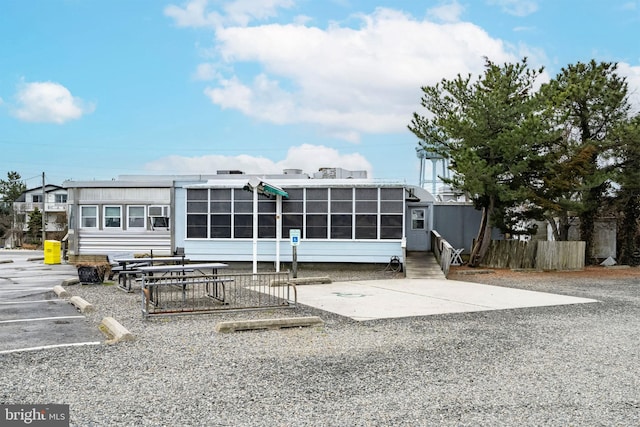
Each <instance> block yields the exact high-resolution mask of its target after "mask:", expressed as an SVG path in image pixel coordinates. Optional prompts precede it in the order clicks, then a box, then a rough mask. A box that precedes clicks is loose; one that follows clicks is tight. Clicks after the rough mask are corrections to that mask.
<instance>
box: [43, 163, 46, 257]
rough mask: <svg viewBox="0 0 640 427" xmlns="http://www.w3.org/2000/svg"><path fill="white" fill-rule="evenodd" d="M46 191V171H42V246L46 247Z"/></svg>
mask: <svg viewBox="0 0 640 427" xmlns="http://www.w3.org/2000/svg"><path fill="white" fill-rule="evenodd" d="M45 197H46V193H45V191H44V172H42V247H44V241H45V240H46V238H47V231H46V229H45V227H46V224H47V221H46V215H45V205H46V202H47V201H46V199H45Z"/></svg>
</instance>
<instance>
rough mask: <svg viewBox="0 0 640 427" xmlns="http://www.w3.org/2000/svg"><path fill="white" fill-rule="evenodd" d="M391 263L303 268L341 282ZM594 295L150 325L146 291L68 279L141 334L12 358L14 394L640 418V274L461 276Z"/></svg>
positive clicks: (339, 411) (453, 420) (253, 418)
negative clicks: (294, 321)
mask: <svg viewBox="0 0 640 427" xmlns="http://www.w3.org/2000/svg"><path fill="white" fill-rule="evenodd" d="M383 270H384V266H382V267H380V266H369V267H368V268H358V269H355V270H348V269H346V270H345V269H342V270H340V271H337V270H335V271H334V270H331V271H326V270H324V271H316V270H314V269H307V270H303V271H300V274H299V276H300V277H302V276H305V275H307V276H315V275H329V276H331V277H332V278H333V279H334V280H345V279H350V278H351V279H369V278H380V279H388V280H393V278H394V277H396V275H394V274H392V273H390V272H385V271H383ZM460 270H463V269H454V270H453V273H454V274H453V276H452V278H455V279H458V280H466V281H473V282H479V283H487V284H493V285H499V286H511V287H517V288H523V289H531V290H540V291H544V292H554V293H560V294H566V295H573V296H580V297H586V298H594V299H598V300H599V301H601V302H600V303H597V304H579V305H572V306H556V307H542V308H529V309H517V310H503V311H491V312H479V313H465V314H451V315H439V316H429V317H419V318H415V317H414V318H404V319H393V320H379V321H368V322H356V321H352V320H350V319H347V318H343V317H340V316H337V315H333V314H331V313H326V312H321V311H318V310H315V309H311V308H308V307H302V306H300V307H298V308H295V309H292V310H291V309H289V310H273V311H267V312H265V311H262V312H251V313H249V312H244V313H237V314H233V313H226V314H216V315H199V316H193V317H189V316H182V317H171V318H162V319H153V320H151V321H146V322H145V321H142V320H141V316H140V307H139V302H138V301H139V296H138V294H137V293H136V294H126V293H124V292H121V291H119V290H117V289H116V288H115V287H114V286H105V285H94V286H81V285H75V286H69V287H68V290H69V291H70V292H71V293H72V294H75V295H80V296H82V297H83V298H85V299H86V300H87V301H89V302H91V303H93V304H94V305H95V306H96V309H97V311H96V312H95V313H93V314H91V315H89V317H88V320H87V321H88V322H91V323H94V324H95V325H96V327H97V325H98V324H99V323H100V321H101V320H102V318H103V317H104V316H113V317H115V318H116V319H117V320H118V321H120V322H121V323H122V324H123V325H124V326H125V327H127V328H128V329H129V330H130V331H131V332H132V333H133V334H134V335H135V336H136V338H137V339H136V341H134V342H123V343H119V344H116V345H104V346H98V347H85V348H60V349H51V350H45V351H38V352H28V353H21V354H7V355H2V356H0V371H1V372H2V375H1V376H0V402H2V403H65V404H69V405H70V408H71V425H77V426H114V425H121V426H128V425H134V426H427V425H444V426H448V425H451V426H453V425H455V426H467V425H468V426H478V425H483V426H486V425H491V426H494V425H497V426H500V425H505V426H522V425H524V426H527V425H528V426H541V425H550V426H572V425H573V426H585V425H588V426H630V425H640V402H639V397H638V390H640V374H639V373H638V366H640V363H639V362H640V350H639V346H638V344H639V343H640V321H639V319H640V293H639V292H638V291H639V286H640V271H639V270H637V269H628V270H607V272H606V274H602V272H603V269H598V270H594V269H590V270H587V271H585V272H581V273H516V272H498V273H493V274H469V275H467V274H464V275H462V274H457V273H458V272H460ZM308 315H317V316H320V317H321V318H322V319H323V320H324V321H325V326H324V327H323V328H297V329H283V330H274V331H251V332H239V333H232V334H217V333H216V332H215V331H214V326H215V324H216V323H217V322H219V321H223V320H231V319H245V318H266V317H282V316H308Z"/></svg>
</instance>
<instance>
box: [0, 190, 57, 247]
mask: <svg viewBox="0 0 640 427" xmlns="http://www.w3.org/2000/svg"><path fill="white" fill-rule="evenodd" d="M36 209H38V210H39V211H40V212H43V215H44V221H45V239H53V240H60V239H61V238H62V237H63V236H64V235H65V233H66V228H67V190H65V189H64V188H62V187H60V186H58V185H51V184H49V185H45V186H44V191H43V188H42V187H36V188H31V189H28V190H25V191H24V192H23V193H22V194H21V195H20V197H18V198H17V199H16V200H15V202H14V203H13V210H14V213H15V226H16V227H15V228H17V229H19V230H21V231H22V236H19V237H18V239H19V238H22V241H26V240H25V239H26V237H27V233H28V231H29V219H30V218H31V215H32V214H33V212H34V211H35V210H36ZM40 237H41V235H38V236H36V239H37V240H38V242H39V241H40V240H41V238H40ZM20 243H21V242H17V241H13V242H7V245H9V246H14V247H15V246H18V245H19V244H20Z"/></svg>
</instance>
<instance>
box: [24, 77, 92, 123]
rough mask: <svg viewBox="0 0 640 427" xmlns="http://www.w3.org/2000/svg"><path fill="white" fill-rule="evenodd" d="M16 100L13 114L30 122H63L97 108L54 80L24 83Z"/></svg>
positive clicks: (77, 117)
mask: <svg viewBox="0 0 640 427" xmlns="http://www.w3.org/2000/svg"><path fill="white" fill-rule="evenodd" d="M16 101H17V105H16V107H15V110H14V112H13V114H14V115H15V116H16V117H17V118H19V119H20V120H24V121H28V122H46V123H58V124H62V123H64V122H67V121H69V120H75V119H79V118H80V117H82V116H83V115H84V114H87V113H91V112H93V110H94V109H95V107H94V106H93V105H92V104H87V103H85V102H84V101H83V100H82V99H80V98H77V97H74V96H73V95H71V92H69V89H67V88H66V87H64V86H62V85H61V84H59V83H54V82H33V83H22V84H21V85H20V87H19V89H18V93H17V94H16Z"/></svg>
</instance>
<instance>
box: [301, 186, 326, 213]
mask: <svg viewBox="0 0 640 427" xmlns="http://www.w3.org/2000/svg"><path fill="white" fill-rule="evenodd" d="M328 200H329V190H328V189H327V188H307V190H306V204H307V213H325V214H326V213H327V209H328Z"/></svg>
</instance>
